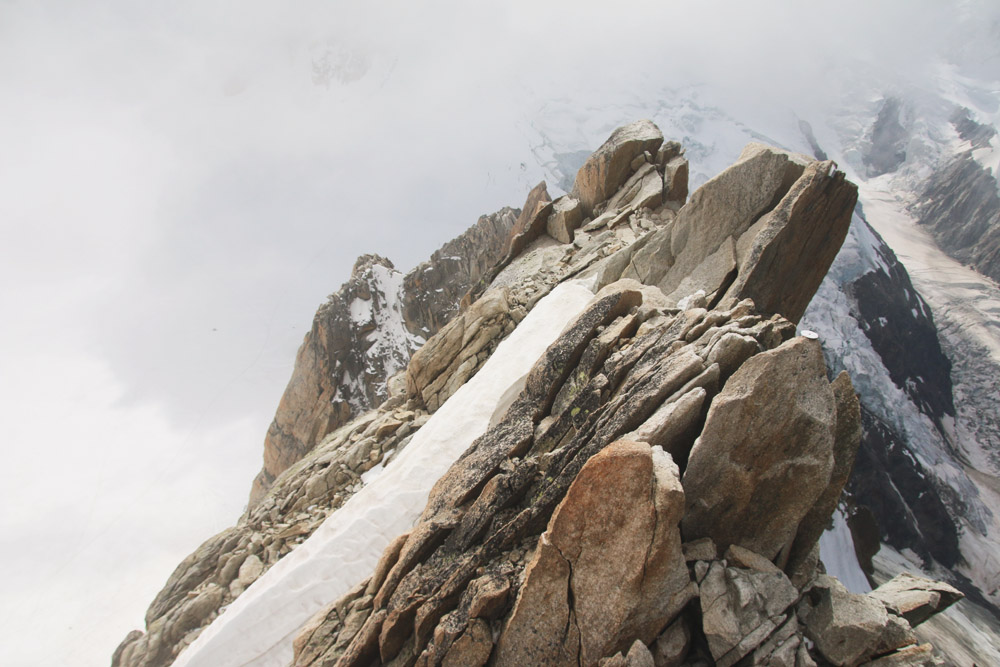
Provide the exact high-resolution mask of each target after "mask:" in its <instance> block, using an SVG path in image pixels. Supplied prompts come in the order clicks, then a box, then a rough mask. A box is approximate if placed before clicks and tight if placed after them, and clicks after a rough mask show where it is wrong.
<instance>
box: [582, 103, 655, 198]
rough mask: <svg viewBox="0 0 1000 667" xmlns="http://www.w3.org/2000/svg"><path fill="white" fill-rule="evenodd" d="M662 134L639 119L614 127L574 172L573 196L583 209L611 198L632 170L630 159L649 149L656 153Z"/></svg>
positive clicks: (648, 123)
mask: <svg viewBox="0 0 1000 667" xmlns="http://www.w3.org/2000/svg"><path fill="white" fill-rule="evenodd" d="M662 143H663V134H662V133H661V132H660V129H659V128H658V127H656V125H654V124H653V123H652V122H651V121H648V120H639V121H636V122H634V123H630V124H628V125H625V126H623V127H620V128H618V129H617V130H615V131H614V132H613V133H612V134H611V136H610V137H609V138H608V140H607V141H605V142H604V143H603V144H602V145H601V147H600V148H598V149H597V150H596V151H594V154H593V155H591V156H590V157H589V158H587V161H586V162H585V163H584V165H583V166H582V167H580V171H578V172H577V174H576V182H575V183H574V185H573V196H574V197H576V198H577V199H579V200H580V203H581V204H582V205H583V209H584V212H585V213H586V214H588V215H589V214H591V213H592V212H593V210H594V207H595V206H596V205H597V204H600V203H601V202H603V201H605V200H606V199H608V198H610V197H611V196H612V195H613V194H615V192H617V191H618V188H620V187H621V186H622V185H624V183H625V181H626V180H628V177H629V176H631V174H632V161H633V160H635V158H636V157H637V156H640V155H642V154H643V153H646V152H649V153H650V154H652V155H655V154H656V151H657V149H659V147H660V144H662Z"/></svg>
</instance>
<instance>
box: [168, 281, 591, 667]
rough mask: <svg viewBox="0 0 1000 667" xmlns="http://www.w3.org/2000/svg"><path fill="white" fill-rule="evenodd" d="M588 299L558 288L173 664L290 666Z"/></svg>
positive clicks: (573, 288) (582, 291)
mask: <svg viewBox="0 0 1000 667" xmlns="http://www.w3.org/2000/svg"><path fill="white" fill-rule="evenodd" d="M592 297H593V294H592V293H591V292H590V291H589V290H588V289H587V288H585V287H583V286H581V285H579V284H572V283H566V284H562V285H559V286H558V287H556V288H555V289H554V290H552V292H551V293H550V294H548V295H547V296H546V297H545V298H544V299H542V300H541V301H539V302H538V304H537V305H536V306H535V308H534V309H533V310H532V311H531V313H529V314H528V316H527V317H526V318H525V319H524V320H523V321H522V322H521V324H520V325H518V327H517V328H516V329H515V330H514V332H513V333H511V335H510V336H509V337H508V338H507V339H506V340H505V341H503V342H502V343H501V344H500V345H499V347H498V348H497V350H496V352H494V354H493V356H491V357H490V358H489V360H487V362H486V364H485V365H484V366H483V368H482V369H481V370H480V371H479V372H478V373H477V374H476V375H475V376H474V377H473V378H472V379H471V380H469V381H468V382H467V383H466V384H465V385H464V386H463V387H462V388H461V389H459V390H458V391H457V392H456V393H455V394H454V395H453V396H452V397H451V398H449V399H448V400H447V401H446V402H445V404H444V405H442V406H441V408H440V409H439V410H438V411H437V412H436V413H434V415H433V416H432V417H431V418H430V419H429V420H428V421H427V423H426V424H424V426H423V428H421V429H420V430H419V431H418V432H417V434H416V435H415V436H414V438H413V440H412V441H411V442H410V444H409V445H408V446H407V447H406V449H405V450H403V451H402V452H401V453H400V455H399V457H398V458H396V459H394V460H393V461H391V462H390V463H389V465H388V466H387V467H386V468H385V470H384V471H382V473H381V474H379V475H378V476H377V477H376V478H375V479H373V480H372V481H371V482H370V483H369V484H367V485H365V487H364V488H362V489H361V490H360V491H358V492H357V493H356V494H355V495H354V496H352V497H351V498H350V499H349V500H348V501H347V503H345V504H344V506H343V507H341V508H340V509H339V510H338V511H336V512H334V513H333V514H331V515H330V516H329V517H328V518H327V519H326V521H324V522H323V525H321V526H320V527H319V528H318V529H317V530H316V532H315V533H313V535H312V536H311V537H310V538H309V539H308V540H306V541H305V542H303V543H302V544H301V545H300V546H299V547H298V548H297V549H296V550H295V551H293V552H292V553H290V554H289V555H288V556H286V557H285V558H283V559H282V560H280V561H279V562H278V563H276V564H275V565H274V567H272V568H271V569H270V570H268V571H267V572H266V573H265V574H264V575H263V576H262V577H261V578H260V579H258V580H257V581H256V582H254V584H253V585H252V586H251V587H250V588H249V589H247V591H246V592H245V593H243V595H241V596H240V597H239V598H237V599H236V600H235V601H234V602H233V603H232V604H231V605H230V606H229V607H228V608H227V609H226V610H225V612H223V613H222V614H221V615H220V616H219V617H218V618H217V619H216V620H215V621H214V622H212V624H211V625H209V626H208V627H207V628H206V629H205V631H204V632H202V633H201V635H199V636H198V638H197V639H196V640H195V641H194V642H193V643H192V644H191V646H189V647H188V648H187V649H186V650H185V651H184V652H183V653H181V655H180V656H179V657H178V658H177V660H176V661H175V662H174V665H175V667H186V666H190V667H198V666H203V667H235V666H237V665H239V666H244V665H253V666H255V667H264V666H271V665H273V666H275V667H279V666H280V667H283V666H284V665H288V664H289V663H290V662H291V661H292V657H293V655H292V640H293V639H294V637H295V635H296V634H297V632H298V630H299V628H300V627H301V626H302V625H303V624H304V623H305V622H306V621H307V620H309V618H310V617H311V616H312V615H313V614H315V613H316V612H317V611H319V610H320V609H322V608H323V607H324V606H325V605H327V604H329V603H330V602H333V601H335V600H337V599H338V598H340V597H341V596H342V595H343V594H344V593H346V592H347V591H348V590H350V588H351V587H352V586H354V585H355V584H357V583H358V582H359V581H361V580H362V579H363V578H364V577H365V576H367V575H368V574H370V573H371V571H372V569H373V568H374V567H375V565H376V563H377V562H378V558H379V556H380V555H381V554H382V551H383V549H385V547H386V546H387V545H388V544H389V542H390V541H391V540H392V539H393V538H395V537H396V536H397V535H399V534H400V533H402V532H404V531H406V530H407V529H409V528H410V527H411V526H412V525H413V523H414V521H416V519H417V517H419V515H420V512H421V511H423V508H424V505H425V504H426V502H427V496H428V493H429V492H430V489H431V487H432V486H433V484H434V483H435V482H436V481H437V480H438V478H439V477H441V476H442V475H443V474H444V473H445V472H446V471H447V470H448V468H449V466H451V464H452V463H453V462H454V461H455V460H456V459H457V458H458V457H459V456H460V455H461V454H462V453H463V452H464V451H465V450H466V449H467V448H468V447H469V445H471V444H472V442H473V440H475V439H476V438H477V437H479V436H480V435H482V434H483V433H484V432H485V431H486V429H487V427H488V425H489V421H490V416H491V415H492V414H493V412H494V409H495V406H496V404H497V402H498V401H499V400H500V399H501V397H503V395H504V394H505V392H507V390H508V389H509V388H510V387H511V386H512V385H514V384H515V383H516V382H518V380H519V379H520V378H521V377H522V376H523V375H524V374H525V373H527V372H528V371H529V370H530V369H531V367H532V366H533V365H534V363H535V361H537V360H538V358H539V357H540V356H541V354H542V353H543V352H544V351H545V349H546V348H547V347H548V346H549V345H550V344H551V343H552V342H553V341H555V340H556V338H557V337H558V336H559V334H560V333H561V331H562V330H563V328H564V327H565V326H566V325H567V324H568V323H569V322H570V320H571V319H573V318H574V317H575V316H576V315H578V314H579V313H580V312H582V311H583V309H584V308H585V307H586V305H587V304H588V303H589V302H590V300H591V298H592Z"/></svg>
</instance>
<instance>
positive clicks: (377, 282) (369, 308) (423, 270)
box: [250, 209, 517, 506]
mask: <svg viewBox="0 0 1000 667" xmlns="http://www.w3.org/2000/svg"><path fill="white" fill-rule="evenodd" d="M516 215H517V211H515V210H512V209H503V210H501V211H498V212H497V213H494V214H492V215H486V216H482V217H481V218H480V219H479V221H478V222H477V223H476V224H475V225H473V226H472V227H471V228H469V229H468V230H467V231H466V232H465V233H463V234H462V235H461V236H459V237H458V238H456V239H454V240H452V241H449V242H448V243H447V244H446V245H445V246H444V247H442V248H441V249H440V250H438V251H436V252H435V253H434V254H433V255H432V256H431V258H430V260H428V261H427V262H423V263H422V264H420V265H419V266H417V267H416V268H415V269H413V271H411V272H409V273H408V274H406V275H403V274H402V273H400V272H399V271H396V270H395V267H394V266H393V265H392V262H390V261H389V260H387V259H385V258H384V257H379V256H378V255H363V256H362V257H360V258H359V259H358V261H357V262H356V263H355V265H354V269H353V270H352V272H351V277H350V279H349V280H348V281H347V283H345V284H344V285H343V286H342V287H341V288H340V290H339V291H337V292H336V293H335V294H332V295H330V298H329V300H328V301H327V302H326V303H325V304H323V305H322V306H321V307H320V308H319V310H318V311H317V312H316V316H315V317H314V318H313V325H312V329H311V330H310V331H309V333H307V334H306V337H305V340H304V341H303V343H302V346H301V347H300V348H299V351H298V354H297V355H296V359H295V369H294V371H293V372H292V378H291V380H290V381H289V383H288V387H287V388H286V389H285V393H284V395H283V396H282V397H281V402H280V403H279V404H278V410H277V412H276V414H275V417H274V421H273V422H272V423H271V426H270V428H269V429H268V432H267V437H266V438H265V440H264V466H263V468H262V470H261V471H260V473H259V474H258V475H257V477H256V479H254V482H253V486H252V489H251V492H250V505H251V506H252V505H254V504H256V503H257V502H258V501H259V500H260V499H261V497H263V494H264V493H265V492H266V491H267V489H268V488H269V487H270V486H271V484H273V483H274V480H275V479H276V478H277V476H278V475H280V474H281V473H282V472H283V471H284V470H286V469H287V468H288V467H289V466H290V465H292V464H293V463H295V462H296V461H298V460H299V459H301V458H302V457H303V456H304V455H305V454H306V453H308V452H309V451H311V450H312V449H313V448H314V447H316V445H317V444H319V443H320V442H321V441H322V440H323V438H324V437H326V436H327V435H328V434H329V433H332V432H333V431H334V430H336V429H337V428H339V427H340V426H343V425H344V424H346V423H347V422H348V421H349V420H350V419H352V418H353V417H356V416H358V415H360V414H362V413H364V412H365V411H367V410H369V409H370V408H372V407H373V406H376V405H378V404H379V403H381V402H382V401H384V400H385V399H386V398H387V397H388V389H387V381H388V380H389V379H390V378H391V377H392V376H393V375H395V374H396V373H398V372H400V371H402V370H403V369H404V368H406V364H407V363H408V362H409V359H410V355H412V354H413V351H414V350H416V349H417V348H419V347H420V346H421V345H422V344H423V343H424V341H425V339H426V338H427V337H429V336H431V335H433V334H434V333H436V332H437V331H438V329H440V328H441V326H443V325H444V324H445V323H446V322H447V321H448V320H450V319H451V317H453V316H454V314H455V313H456V312H457V310H458V305H459V302H460V300H461V298H462V296H463V295H464V294H465V293H466V292H467V291H468V290H469V288H470V287H471V286H473V285H474V284H476V283H478V281H479V280H480V279H481V278H482V276H483V273H484V271H485V270H486V269H487V268H488V267H490V266H492V265H493V264H494V263H496V261H497V260H498V259H499V258H500V257H501V256H502V255H503V253H504V252H505V250H506V246H505V241H506V239H507V235H508V233H509V231H510V229H511V228H512V227H513V225H514V222H515V220H516Z"/></svg>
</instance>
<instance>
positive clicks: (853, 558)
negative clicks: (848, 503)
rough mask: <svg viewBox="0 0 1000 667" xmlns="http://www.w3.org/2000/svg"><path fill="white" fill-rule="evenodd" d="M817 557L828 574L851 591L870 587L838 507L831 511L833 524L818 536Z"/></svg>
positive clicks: (862, 591) (852, 539)
mask: <svg viewBox="0 0 1000 667" xmlns="http://www.w3.org/2000/svg"><path fill="white" fill-rule="evenodd" d="M819 558H820V560H822V561H823V565H824V566H826V571H827V573H828V574H832V575H833V576H835V577H837V578H838V579H840V583H842V584H844V586H845V587H846V588H847V590H849V591H851V592H852V593H867V592H868V591H870V590H871V589H872V587H871V585H870V584H869V583H868V577H866V576H865V572H864V570H862V569H861V566H860V565H859V564H858V557H857V555H856V554H855V552H854V538H853V537H851V529H850V528H849V527H848V526H847V519H846V517H844V512H843V511H842V510H841V509H840V508H839V507H838V508H837V509H836V511H834V513H833V526H832V527H831V528H830V529H829V530H827V531H824V532H823V534H822V535H820V538H819Z"/></svg>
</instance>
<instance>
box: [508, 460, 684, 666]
mask: <svg viewBox="0 0 1000 667" xmlns="http://www.w3.org/2000/svg"><path fill="white" fill-rule="evenodd" d="M682 512H683V490H682V489H681V487H680V483H679V480H678V474H677V468H676V465H674V464H673V462H672V461H671V460H670V458H669V456H668V455H667V454H666V453H664V452H662V451H661V450H659V449H652V448H650V447H649V445H646V444H644V443H633V442H627V441H619V442H616V443H614V444H612V445H609V446H608V447H607V448H605V449H604V450H603V451H602V452H600V453H599V454H597V455H595V456H594V457H592V458H591V459H590V460H589V461H588V462H587V463H586V465H584V467H583V468H582V469H581V470H580V473H579V474H578V475H577V477H576V480H575V481H574V482H573V484H572V485H571V486H570V488H569V491H568V492H567V494H566V497H565V499H564V500H563V502H562V503H561V504H560V505H559V507H558V508H557V509H556V511H555V512H554V513H553V515H552V519H551V520H550V522H549V527H548V529H547V530H546V532H545V534H544V535H543V538H542V539H541V540H540V541H539V548H538V551H537V552H536V556H535V560H534V561H532V564H531V565H530V566H529V569H528V572H527V574H526V577H525V583H524V586H523V587H522V589H521V594H520V596H519V598H518V601H517V603H516V605H515V608H514V611H513V613H512V615H511V619H510V622H509V623H508V625H507V627H506V629H505V630H504V633H503V634H502V635H501V638H500V640H499V643H498V646H497V650H498V653H497V656H498V658H497V659H498V664H539V663H538V662H536V661H534V660H528V661H525V659H526V658H529V657H533V658H538V657H540V656H543V655H544V656H546V659H551V660H556V659H557V658H559V659H560V660H561V659H563V658H562V657H566V658H569V659H570V660H576V659H579V660H580V661H581V662H582V663H584V664H593V663H596V662H597V661H598V660H600V658H601V657H603V656H607V655H611V654H613V653H615V652H616V651H623V650H626V649H627V648H628V647H629V646H630V645H631V644H632V642H633V641H634V640H635V639H636V638H638V639H641V640H642V641H643V642H648V643H652V641H653V640H654V639H655V638H656V636H657V635H658V634H659V632H660V631H661V630H662V629H663V628H664V627H665V626H666V625H667V624H668V623H669V622H670V621H671V620H672V619H673V617H674V616H676V614H677V612H679V611H680V609H681V608H682V607H683V606H684V605H685V604H686V603H687V602H688V600H689V599H690V598H691V596H692V595H693V588H692V585H691V582H690V579H689V576H688V572H687V567H686V566H685V564H684V557H683V555H682V553H681V545H680V533H679V531H678V530H677V522H678V521H679V519H680V515H681V513H682ZM571 573H572V577H571V576H570V574H571ZM545 619H566V623H569V624H571V626H572V628H573V631H572V634H573V635H574V636H575V635H576V634H577V633H579V638H578V639H576V640H574V641H569V640H562V637H563V632H562V631H561V630H560V632H558V633H556V634H555V635H551V634H547V633H544V632H541V631H539V630H538V627H539V624H541V623H548V622H549V621H547V620H545ZM562 627H563V628H565V627H567V626H566V625H565V624H564V625H563V626H562ZM553 637H555V638H556V639H557V640H558V641H556V642H555V643H553ZM576 651H579V654H578V655H576Z"/></svg>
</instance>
